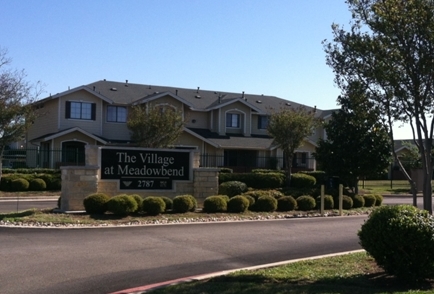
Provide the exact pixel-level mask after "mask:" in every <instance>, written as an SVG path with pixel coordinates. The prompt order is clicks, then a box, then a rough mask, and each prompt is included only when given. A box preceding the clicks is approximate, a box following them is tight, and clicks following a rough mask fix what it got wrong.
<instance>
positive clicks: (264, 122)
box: [258, 115, 268, 130]
mask: <svg viewBox="0 0 434 294" xmlns="http://www.w3.org/2000/svg"><path fill="white" fill-rule="evenodd" d="M267 127H268V116H265V115H260V116H259V117H258V129H259V130H263V129H266V128H267Z"/></svg>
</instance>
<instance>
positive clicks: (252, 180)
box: [219, 171, 285, 189]
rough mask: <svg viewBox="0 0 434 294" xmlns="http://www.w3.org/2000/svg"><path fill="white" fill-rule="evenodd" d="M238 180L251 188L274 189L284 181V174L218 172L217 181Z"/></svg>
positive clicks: (275, 172)
mask: <svg viewBox="0 0 434 294" xmlns="http://www.w3.org/2000/svg"><path fill="white" fill-rule="evenodd" d="M230 181H239V182H242V183H245V184H246V185H247V187H250V188H253V189H276V188H280V187H282V186H283V185H284V183H285V174H284V173H281V172H278V171H274V172H273V173H232V174H229V173H219V183H220V184H222V183H225V182H230Z"/></svg>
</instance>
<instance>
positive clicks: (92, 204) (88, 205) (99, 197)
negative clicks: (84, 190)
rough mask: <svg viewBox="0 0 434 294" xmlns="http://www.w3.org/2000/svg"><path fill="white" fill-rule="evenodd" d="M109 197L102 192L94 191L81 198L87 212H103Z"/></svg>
mask: <svg viewBox="0 0 434 294" xmlns="http://www.w3.org/2000/svg"><path fill="white" fill-rule="evenodd" d="M109 200H110V197H109V196H108V195H106V194H104V193H95V194H91V195H89V196H87V197H86V198H84V199H83V206H84V209H85V210H86V212H87V213H89V214H103V213H105V212H106V211H107V202H108V201H109Z"/></svg>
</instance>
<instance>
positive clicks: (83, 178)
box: [60, 145, 220, 211]
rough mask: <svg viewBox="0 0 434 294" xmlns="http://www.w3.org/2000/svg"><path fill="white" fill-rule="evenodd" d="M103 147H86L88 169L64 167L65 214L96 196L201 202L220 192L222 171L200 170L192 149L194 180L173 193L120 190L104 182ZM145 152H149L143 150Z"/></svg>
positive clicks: (180, 183) (177, 185)
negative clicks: (180, 198) (182, 197)
mask: <svg viewBox="0 0 434 294" xmlns="http://www.w3.org/2000/svg"><path fill="white" fill-rule="evenodd" d="M100 148H103V147H101V146H91V145H87V146H86V153H85V154H86V160H85V162H86V165H85V166H63V167H61V168H60V169H61V173H62V190H61V194H60V196H61V204H60V206H61V207H60V210H61V211H82V210H84V206H83V199H84V198H85V197H87V196H89V195H90V194H93V193H105V194H107V195H109V196H115V195H119V194H137V195H140V196H142V197H146V196H167V197H170V198H173V197H175V196H177V195H184V194H189V195H193V196H194V197H195V198H196V199H197V200H198V201H199V202H202V201H203V200H204V199H205V198H206V197H208V196H212V195H217V193H218V173H219V171H220V169H219V168H200V167H199V154H198V152H197V151H196V150H192V151H190V152H191V155H192V156H191V157H192V158H193V160H192V170H193V172H192V180H190V181H176V182H174V183H173V186H174V187H173V189H172V190H120V189H119V181H115V180H101V166H100V162H101V161H100V160H101V159H100V154H101V152H100ZM142 150H145V149H142ZM146 150H147V149H146Z"/></svg>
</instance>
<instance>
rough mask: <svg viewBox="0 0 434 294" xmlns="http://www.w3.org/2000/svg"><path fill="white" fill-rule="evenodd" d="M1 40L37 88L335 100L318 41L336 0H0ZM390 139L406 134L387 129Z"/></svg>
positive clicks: (342, 15) (335, 11) (329, 104)
mask: <svg viewBox="0 0 434 294" xmlns="http://www.w3.org/2000/svg"><path fill="white" fill-rule="evenodd" d="M0 7H2V9H1V12H0V27H1V28H2V29H1V30H0V47H2V48H6V49H7V50H8V52H9V54H8V55H9V57H11V58H12V66H13V67H14V68H17V69H25V71H26V72H27V74H28V80H29V81H30V82H36V81H41V82H42V83H43V84H45V95H44V96H48V95H49V94H56V93H59V92H62V91H65V90H67V89H68V87H71V88H74V87H77V86H81V85H84V84H89V83H91V82H94V81H97V80H102V79H107V80H114V81H125V80H128V81H129V82H130V83H139V84H152V85H160V86H173V87H180V88H197V87H200V88H201V89H206V90H219V91H228V92H240V93H241V92H243V91H245V92H246V93H250V94H265V95H274V96H278V97H281V98H284V99H288V100H292V101H296V102H298V103H302V104H306V105H310V106H314V105H316V106H317V107H318V108H319V109H334V108H338V106H337V104H336V97H337V96H338V95H339V93H340V90H339V89H338V88H336V86H335V85H334V82H333V73H332V70H331V68H329V67H328V66H327V65H326V64H325V53H324V50H323V46H322V44H321V41H322V40H324V39H328V40H330V39H331V37H332V35H331V24H332V23H333V22H335V23H338V24H343V25H345V27H347V28H348V27H349V25H348V24H349V21H350V18H351V14H350V13H349V12H348V8H347V5H346V4H345V1H344V0H137V1H135V0H129V1H128V0H124V1H120V0H117V1H115V0H104V1H102V0H92V1H89V0H86V1H83V0H74V1H65V0H32V1H26V0H14V1H11V0H0ZM395 137H396V138H397V139H406V138H410V137H411V133H409V132H408V129H407V128H404V129H403V128H399V129H398V128H397V129H395Z"/></svg>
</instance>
